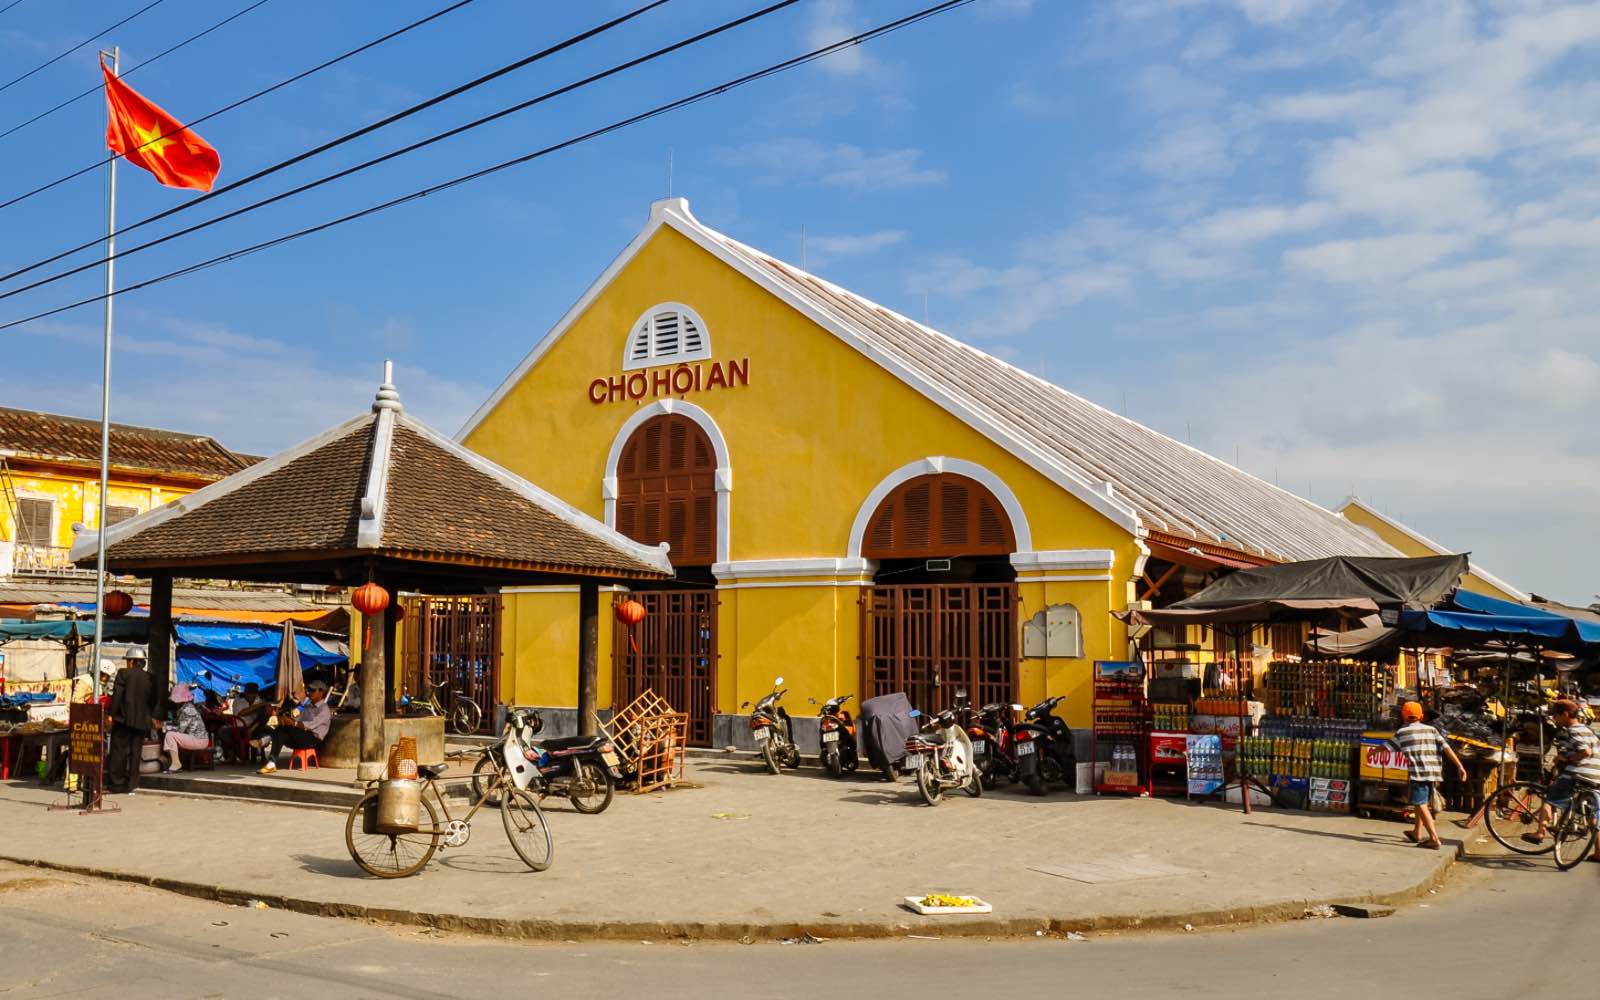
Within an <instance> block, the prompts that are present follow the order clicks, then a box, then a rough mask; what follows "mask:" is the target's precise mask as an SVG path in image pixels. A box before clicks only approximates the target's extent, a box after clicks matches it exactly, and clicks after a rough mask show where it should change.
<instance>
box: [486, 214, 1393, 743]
mask: <svg viewBox="0 0 1600 1000" xmlns="http://www.w3.org/2000/svg"><path fill="white" fill-rule="evenodd" d="M459 438H460V440H461V441H463V443H465V444H466V445H468V446H469V447H471V448H473V449H474V450H476V451H478V452H480V453H482V454H483V455H485V456H487V457H488V458H490V459H492V460H493V461H495V462H498V463H500V464H501V465H503V466H505V467H507V468H509V469H511V470H513V471H515V472H517V473H519V474H521V475H522V476H524V477H526V478H527V479H529V480H531V481H533V482H537V483H539V484H540V485H541V486H543V487H544V488H546V489H548V490H550V491H552V492H554V493H556V494H557V495H559V496H561V497H562V498H563V499H565V500H567V501H568V502H569V503H571V504H573V505H575V506H576V507H578V508H580V509H582V510H584V511H585V512H587V513H589V514H591V515H593V516H595V517H598V518H602V519H603V520H604V521H605V522H606V523H608V524H610V525H613V526H615V527H617V528H618V529H619V530H621V531H622V532H624V533H625V534H628V535H630V536H631V537H633V538H636V539H638V540H640V541H643V542H646V543H649V544H656V543H662V542H665V543H667V544H668V545H669V546H670V549H669V552H670V557H671V559H672V562H673V564H674V566H675V568H676V569H677V578H676V579H675V580H673V581H670V582H668V583H667V584H664V585H663V586H661V587H660V588H659V589H647V590H642V591H640V592H638V593H636V594H634V595H631V596H634V597H637V598H638V599H639V600H641V601H642V603H644V604H645V606H646V609H647V611H648V614H647V616H646V618H645V619H644V621H643V622H642V623H641V624H640V625H638V626H636V627H634V628H633V629H632V630H629V629H627V628H626V627H624V626H621V625H616V624H614V621H613V619H612V617H611V616H609V615H606V616H603V620H604V622H605V624H604V633H605V634H603V635H602V648H603V649H604V648H610V649H611V650H612V651H613V653H612V660H611V663H610V665H609V669H606V668H605V666H603V667H602V671H601V678H600V692H599V704H600V705H601V706H607V705H617V706H620V705H621V704H623V703H625V702H626V701H628V700H629V699H630V698H631V697H633V696H634V695H635V694H637V693H638V692H639V691H640V690H642V689H644V688H653V689H655V690H656V691H657V692H658V693H660V694H662V695H664V696H665V697H666V698H667V699H668V700H669V701H671V702H672V703H673V704H674V705H676V706H677V707H679V708H680V709H683V710H685V711H687V712H688V713H689V714H690V716H691V735H692V738H693V740H694V741H695V742H697V743H700V744H714V745H718V746H721V745H725V744H729V743H738V742H743V740H742V739H741V737H743V736H745V728H744V726H743V724H742V721H741V720H742V716H741V715H740V708H741V705H742V704H743V703H744V702H746V701H749V700H753V699H755V698H757V697H759V696H760V695H762V694H765V693H766V692H767V691H769V690H770V689H771V688H772V685H773V683H774V678H775V677H777V676H779V675H781V676H783V677H784V678H785V686H786V687H787V688H788V689H789V696H788V698H787V700H786V702H785V704H786V705H787V706H788V707H789V709H790V711H791V712H792V713H793V714H794V715H795V716H796V717H801V716H804V715H807V714H811V712H810V710H808V708H807V699H808V698H816V699H817V700H818V701H821V700H823V699H825V698H828V697H830V696H833V695H837V694H843V693H850V694H853V695H855V696H856V697H857V699H865V698H868V697H871V696H873V695H874V694H878V693H884V692H888V691H897V690H899V691H905V692H907V693H908V694H909V696H910V697H911V699H912V702H913V704H916V705H918V706H919V707H922V708H924V709H931V708H938V707H943V706H944V705H946V704H948V703H949V702H950V701H951V700H952V697H953V694H954V692H955V690H956V689H958V688H967V689H969V690H970V692H971V695H972V697H973V698H974V699H975V700H979V701H991V700H1001V701H1025V702H1031V701H1033V700H1036V699H1039V698H1042V697H1044V696H1045V695H1046V694H1047V693H1048V694H1063V695H1065V696H1066V697H1067V701H1066V703H1065V706H1064V714H1065V717H1066V718H1067V720H1068V721H1069V723H1070V724H1071V725H1073V726H1075V727H1076V726H1084V725H1087V724H1088V722H1089V717H1090V707H1091V706H1090V696H1089V691H1090V679H1091V672H1092V663H1093V661H1094V660H1097V659H1125V658H1127V656H1128V654H1129V642H1128V635H1127V632H1126V629H1125V627H1124V626H1123V625H1122V623H1121V622H1119V621H1118V620H1116V619H1114V618H1113V617H1112V615H1111V612H1112V611H1117V610H1122V609H1125V608H1127V607H1128V606H1129V604H1130V602H1134V601H1141V600H1150V601H1154V602H1155V603H1157V604H1163V603H1167V601H1169V600H1171V599H1174V598H1175V597H1176V596H1180V595H1181V593H1183V592H1184V591H1185V590H1187V589H1193V588H1194V587H1195V586H1197V585H1198V584H1199V583H1200V582H1202V581H1203V579H1204V578H1205V576H1206V574H1208V573H1210V572H1214V571H1216V570H1218V569H1220V568H1226V567H1238V566H1248V565H1259V564H1263V563H1270V562H1277V561H1287V560H1296V559H1309V558H1316V557H1321V556H1328V555H1396V554H1397V553H1396V552H1395V550H1394V549H1393V548H1391V547H1390V546H1389V545H1387V544H1385V543H1384V542H1383V541H1381V540H1379V539H1378V538H1376V537H1374V536H1373V535H1372V534H1371V533H1369V532H1367V531H1364V530H1362V529H1361V528H1359V527H1357V526H1356V525H1354V524H1352V523H1351V522H1349V521H1346V520H1345V519H1343V518H1340V517H1338V516H1337V515H1335V514H1334V513H1332V512H1331V511H1328V510H1326V509H1323V508H1321V507H1318V506H1316V505H1315V504H1312V503H1310V502H1309V501H1306V500H1303V499H1301V498H1299V497H1296V496H1294V495H1292V494H1290V493H1287V492H1285V491H1283V490H1281V489H1279V488H1277V487H1275V486H1273V485H1272V484H1270V483H1267V482H1264V481H1262V480H1260V479H1258V478H1256V477H1254V476H1251V475H1248V474H1247V473H1244V472H1242V471H1240V470H1238V469H1236V468H1233V467H1232V466H1230V465H1228V464H1227V463H1225V462H1223V461H1221V460H1219V459H1216V458H1213V457H1211V456H1209V455H1206V454H1204V453H1202V452H1200V451H1197V450H1196V449H1194V448H1192V447H1189V446H1187V445H1184V444H1182V443H1180V442H1178V441H1175V440H1173V439H1171V438H1169V437H1166V436H1165V435H1162V434H1159V433H1157V432H1155V431H1153V430H1151V429H1149V428H1147V427H1144V426H1142V425H1140V424H1137V423H1135V422H1133V421H1131V420H1128V419H1126V418H1123V417H1120V416H1118V415H1116V414H1114V413H1111V412H1109V411H1107V410H1105V409H1103V408H1101V407H1099V406H1096V405H1095V404H1093V403H1090V402H1089V401H1087V400H1085V399H1083V398H1081V397H1079V396H1076V395H1074V394H1072V393H1070V392H1068V391H1066V390H1064V389H1062V388H1060V387H1058V386H1055V385H1052V384H1050V383H1049V382H1046V381H1044V380H1043V379H1040V378H1037V377H1035V376H1033V375H1030V374H1028V373H1026V372H1024V371H1022V370H1020V369H1018V368H1015V367H1013V366H1011V365H1009V364H1007V363H1005V362H1003V361H1000V360H999V359H996V358H994V357H991V356H989V355H987V354H985V353H983V352H981V351H979V350H977V349H975V348H973V347H970V346H968V345H965V344H962V343H959V342H957V341H955V340H952V339H951V338H949V337H947V336H945V335H943V334H941V333H939V332H937V331H935V330H933V329H930V328H929V327H927V326H925V325H924V324H921V323H918V322H915V321H913V320H911V319H908V318H907V317H905V316H902V315H900V314H898V313H896V312H894V311H892V310H889V309H886V308H884V307H883V306H880V305H878V304H876V303H873V302H870V301H868V300H866V299H864V298H862V297H860V296H858V295H855V294H853V293H851V292H849V291H847V290H845V289H843V288H840V287H839V286H837V285H834V284H832V283H831V282H828V281H825V280H823V279H821V278H818V277H816V276H815V275H812V274H809V273H807V272H805V271H803V270H801V269H799V268H797V267H794V266H793V265H791V264H787V263H784V262H783V261H780V260H777V259H776V258H773V257H771V256H769V255H767V254H764V253H762V252H760V251H758V250H755V249H753V248H751V247H749V246H746V245H744V244H743V243H740V242H738V241H737V240H734V239H732V238H730V237H728V236H725V235H723V234H721V233H718V232H716V231H714V230H712V229H710V228H708V227H706V226H705V225H703V224H701V223H700V222H699V221H698V220H696V219H695V217H694V216H693V215H692V214H691V213H690V211H689V206H688V204H687V203H686V202H685V201H684V200H682V199H669V200H666V201H662V202H657V203H656V204H655V205H654V206H652V208H651V212H650V217H649V220H648V222H647V224H646V225H645V227H644V229H643V230H642V231H641V232H640V233H639V234H638V236H637V237H635V238H634V240H633V241H632V242H631V243H629V244H628V246H627V247H626V248H625V249H624V250H623V252H622V253H621V255H620V256H618V257H617V259H616V260H615V261H613V262H612V264H611V265H610V266H609V267H608V268H606V270H605V272H604V273H603V274H601V275H600V277H599V278H598V280H596V281H595V283H594V284H593V285H591V286H590V287H589V289H588V290H587V291H585V292H584V294H583V295H582V297H581V298H580V299H579V300H578V302H577V303H576V304H575V305H574V306H573V307H572V308H571V309H570V310H569V311H568V312H567V313H566V315H564V316H563V317H562V318H561V320H560V321H559V322H558V323H557V324H556V326H555V327H554V328H553V329H551V330H550V331H549V332H548V333H547V334H546V335H545V336H544V337H543V338H541V339H540V340H539V341H538V343H537V344H535V345H534V347H533V349H532V351H531V352H530V353H529V354H528V356H527V357H526V358H524V359H523V361H522V362H521V363H520V364H519V365H517V366H516V368H515V370H514V371H512V372H511V374H510V376H509V377H508V378H506V380H505V382H504V383H503V384H502V385H501V386H500V387H499V388H498V389H497V390H496V391H495V392H494V394H493V395H492V396H491V397H490V398H489V399H488V400H487V401H486V402H485V403H484V404H483V406H482V407H481V408H480V409H479V410H478V412H477V413H475V414H474V415H473V416H472V418H471V419H470V420H469V422H468V423H467V424H466V426H465V427H464V428H463V429H462V431H461V433H460V435H459ZM622 596H623V595H617V598H616V599H619V600H620V599H621V597H622ZM577 600H578V597H577V594H576V593H575V592H574V591H571V590H567V589H563V588H548V589H541V590H535V591H523V592H516V593H507V594H505V595H503V598H502V600H501V602H500V606H499V610H498V612H497V613H498V615H499V619H498V622H497V624H496V625H495V627H494V628H495V632H496V634H497V635H498V636H499V645H500V653H501V655H500V664H499V669H500V680H499V690H500V691H501V692H502V696H503V698H504V700H506V701H511V702H516V703H519V704H533V705H539V706H544V707H547V708H550V709H553V710H554V711H553V713H552V714H554V715H555V716H556V717H557V720H558V721H562V720H560V716H561V713H562V712H563V711H569V710H570V709H571V706H574V705H576V703H577V691H576V679H575V671H574V669H573V664H574V662H575V659H576V655H577V654H576V650H577V638H578V637H577V633H576V622H577V621H578V614H577ZM607 644H609V646H608V645H607ZM566 721H569V722H570V720H566Z"/></svg>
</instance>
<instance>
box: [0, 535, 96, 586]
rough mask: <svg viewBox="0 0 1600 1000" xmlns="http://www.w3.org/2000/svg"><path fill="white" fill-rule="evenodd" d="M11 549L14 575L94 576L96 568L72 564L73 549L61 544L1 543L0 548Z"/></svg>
mask: <svg viewBox="0 0 1600 1000" xmlns="http://www.w3.org/2000/svg"><path fill="white" fill-rule="evenodd" d="M4 548H9V549H10V550H11V559H10V564H11V566H10V568H11V575H12V576H14V577H21V576H32V577H40V576H46V577H54V578H60V577H79V576H87V577H89V578H90V579H93V578H94V570H92V569H79V568H77V567H76V566H74V565H72V560H71V559H69V558H68V557H67V556H68V553H69V552H70V551H71V550H70V549H68V548H66V547H65V546H60V545H29V544H27V543H25V542H14V543H0V549H4ZM5 568H6V567H5V560H0V570H4V569H5Z"/></svg>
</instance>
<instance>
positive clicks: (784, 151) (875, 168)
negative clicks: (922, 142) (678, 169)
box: [717, 136, 945, 191]
mask: <svg viewBox="0 0 1600 1000" xmlns="http://www.w3.org/2000/svg"><path fill="white" fill-rule="evenodd" d="M717 155H718V158H719V159H720V160H721V161H722V162H724V163H726V164H728V165H730V166H735V167H740V168H743V169H746V170H750V171H752V172H754V173H755V174H756V177H757V180H759V181H760V182H761V183H764V184H780V183H788V184H802V185H813V186H818V187H840V188H849V189H852V190H857V191H883V190H893V189H897V188H915V187H928V186H931V185H936V184H942V183H944V180H945V172H944V171H943V170H939V169H937V168H934V167H927V166H923V165H922V162H921V161H922V155H923V153H922V150H920V149H885V150H878V151H874V152H869V151H867V150H864V149H862V148H861V147H860V146H852V145H849V144H846V143H836V144H828V143H821V142H817V141H816V140H814V139H804V138H800V137H797V136H791V137H787V138H781V139H772V140H768V141H765V142H755V143H750V144H748V145H744V146H739V147H736V148H732V149H724V150H720V151H719V152H718V154H717Z"/></svg>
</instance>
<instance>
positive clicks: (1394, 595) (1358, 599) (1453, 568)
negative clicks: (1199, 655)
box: [1126, 555, 1467, 625]
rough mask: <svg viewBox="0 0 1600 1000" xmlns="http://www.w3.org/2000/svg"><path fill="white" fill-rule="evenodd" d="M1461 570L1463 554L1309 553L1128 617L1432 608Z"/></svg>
mask: <svg viewBox="0 0 1600 1000" xmlns="http://www.w3.org/2000/svg"><path fill="white" fill-rule="evenodd" d="M1466 571H1467V557H1466V556H1465V555H1446V556H1423V557H1421V558H1415V559H1406V558H1385V557H1379V556H1334V557H1331V558H1328V559H1311V560H1307V561H1305V562H1294V563H1283V564H1281V565H1277V566H1260V567H1256V568H1253V569H1242V570H1238V571H1237V572H1234V573H1230V574H1228V575H1227V576H1225V577H1223V578H1222V579H1220V580H1218V581H1217V582H1216V583H1213V584H1212V585H1211V586H1209V587H1207V588H1205V589H1204V590H1202V591H1200V592H1199V593H1198V594H1195V595H1194V596H1192V597H1189V598H1186V599H1185V600H1182V601H1178V602H1177V603H1175V604H1173V605H1172V606H1171V607H1168V608H1163V609H1160V610H1155V611H1138V610H1136V611H1130V612H1127V614H1126V617H1127V620H1129V621H1132V622H1138V623H1141V624H1150V625H1210V624H1226V623H1230V622H1234V623H1245V622H1272V621H1308V620H1311V621H1316V620H1327V619H1330V618H1335V617H1344V618H1365V617H1367V616H1368V615H1371V614H1373V613H1375V612H1378V611H1382V610H1384V609H1399V608H1426V607H1430V606H1432V605H1433V604H1436V603H1437V602H1439V601H1440V600H1442V599H1443V598H1444V597H1445V595H1447V594H1449V593H1450V592H1451V591H1452V590H1454V589H1455V587H1456V586H1457V585H1458V584H1459V583H1460V582H1461V576H1462V574H1463V573H1465V572H1466Z"/></svg>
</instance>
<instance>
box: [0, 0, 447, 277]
mask: <svg viewBox="0 0 1600 1000" xmlns="http://www.w3.org/2000/svg"><path fill="white" fill-rule="evenodd" d="M469 3H472V0H456V2H455V3H452V4H450V5H449V6H448V7H444V8H442V9H440V10H436V11H434V12H433V13H432V14H429V15H428V16H427V17H423V18H419V19H417V20H415V21H412V22H411V23H410V24H406V25H402V26H401V27H398V28H396V29H395V30H393V31H391V32H389V33H388V34H386V35H380V36H378V37H377V38H374V39H373V40H372V41H370V42H367V43H366V44H364V45H358V46H356V47H355V48H353V49H351V50H350V51H348V52H343V53H340V54H339V55H336V56H334V57H333V58H332V59H328V60H326V61H324V62H321V63H318V64H317V65H315V66H313V67H311V68H310V69H307V70H303V71H301V72H299V73H296V74H295V75H294V76H291V77H289V78H288V79H285V80H279V81H278V82H277V83H275V84H273V85H272V86H270V87H267V88H265V89H262V90H258V91H256V92H255V93H253V94H250V95H248V96H245V97H241V98H239V99H238V100H237V101H234V102H233V103H232V104H228V105H225V106H223V107H220V108H218V109H217V110H215V111H213V112H211V113H210V114H205V115H201V116H200V117H199V118H195V119H193V120H192V121H189V122H186V123H185V124H184V125H183V128H193V127H195V126H196V125H199V124H200V123H202V122H208V121H210V120H211V119H213V118H215V117H217V116H218V115H222V114H226V113H228V112H229V111H232V110H233V109H235V108H238V107H243V106H244V105H246V104H249V103H250V102H251V101H254V100H257V99H258V98H262V97H266V96H267V95H268V94H270V93H272V92H274V91H277V90H282V89H283V88H284V87H287V86H289V85H290V84H291V83H298V82H299V81H301V80H304V79H305V78H306V77H308V76H310V75H312V74H313V73H320V72H322V71H323V70H325V69H327V68H328V67H330V66H334V65H337V64H339V63H342V62H344V61H345V60H346V59H349V58H351V57H353V56H358V55H360V54H361V53H363V52H365V51H367V50H368V49H371V48H373V47H375V46H378V45H382V44H383V43H384V42H387V41H390V40H392V39H395V38H399V37H400V36H401V35H403V34H405V33H406V32H408V31H411V30H413V29H415V28H420V27H422V26H423V25H425V24H427V23H429V22H430V21H436V20H438V19H439V18H441V17H444V16H445V15H446V14H450V13H453V12H454V11H458V10H460V9H461V8H462V7H465V6H466V5H467V4H469ZM145 61H146V62H148V61H149V60H145ZM99 89H100V88H99V87H96V88H95V90H97V91H98V90H99ZM23 124H27V123H26V122H24V123H23ZM180 131H181V129H180ZM173 134H175V133H173V132H166V133H163V134H162V135H159V136H157V137H156V138H155V139H152V140H151V141H152V142H160V141H161V140H162V139H165V138H166V137H167V136H170V135H173ZM105 163H106V160H105V157H103V156H102V157H100V158H99V159H97V160H95V161H94V162H93V163H90V164H87V165H85V166H83V167H80V168H78V169H77V170H74V171H73V172H72V173H70V174H64V175H62V176H61V177H57V178H56V179H55V180H53V181H51V182H50V183H48V184H41V185H39V186H38V187H36V188H34V189H33V190H32V191H26V192H24V193H22V194H19V195H17V196H16V197H14V198H11V199H10V200H8V201H3V202H0V208H10V207H11V206H12V205H15V204H16V203H17V202H19V201H26V200H27V199H29V198H32V197H33V196H34V195H36V194H43V193H44V192H46V191H48V190H50V189H51V188H53V187H55V186H56V185H58V184H65V183H66V182H67V181H70V180H72V179H73V178H76V177H82V176H83V175H84V174H87V173H89V172H90V171H91V170H99V169H100V168H101V167H103V166H105ZM95 242H99V241H98V240H96V241H95ZM68 252H69V253H70V252H72V251H68ZM45 263H49V261H46V262H45Z"/></svg>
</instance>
